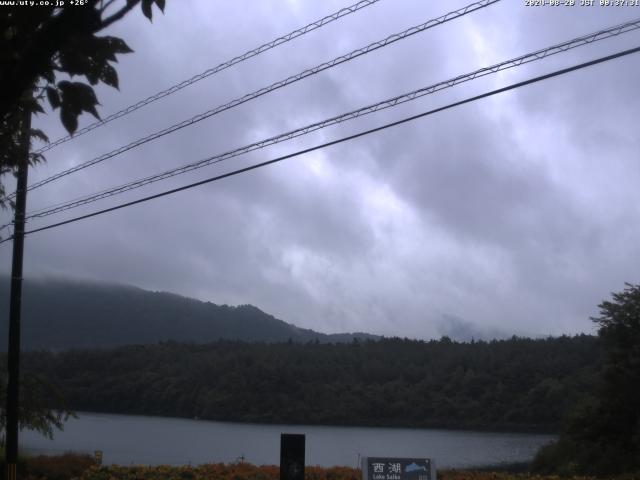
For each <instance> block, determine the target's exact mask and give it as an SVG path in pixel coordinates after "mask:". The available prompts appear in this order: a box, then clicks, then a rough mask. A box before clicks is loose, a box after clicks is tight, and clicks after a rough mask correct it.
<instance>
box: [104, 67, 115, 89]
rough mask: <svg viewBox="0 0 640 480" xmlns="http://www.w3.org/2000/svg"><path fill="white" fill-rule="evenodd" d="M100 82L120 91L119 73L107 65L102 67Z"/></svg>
mask: <svg viewBox="0 0 640 480" xmlns="http://www.w3.org/2000/svg"><path fill="white" fill-rule="evenodd" d="M100 80H102V81H103V82H104V83H106V84H107V85H109V86H110V87H113V88H115V89H118V90H119V86H118V72H116V69H115V68H113V67H112V66H111V65H105V66H104V67H102V72H101V73H100Z"/></svg>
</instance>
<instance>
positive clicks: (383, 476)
mask: <svg viewBox="0 0 640 480" xmlns="http://www.w3.org/2000/svg"><path fill="white" fill-rule="evenodd" d="M362 480H436V467H435V464H434V462H433V460H432V459H429V458H394V457H391V458H389V457H363V458H362Z"/></svg>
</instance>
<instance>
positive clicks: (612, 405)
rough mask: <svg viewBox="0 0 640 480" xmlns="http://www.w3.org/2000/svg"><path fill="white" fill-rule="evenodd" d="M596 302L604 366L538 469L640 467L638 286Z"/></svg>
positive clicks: (599, 470)
mask: <svg viewBox="0 0 640 480" xmlns="http://www.w3.org/2000/svg"><path fill="white" fill-rule="evenodd" d="M599 307H600V314H601V316H600V317H598V318H594V319H593V320H594V321H595V322H596V323H598V325H600V330H599V332H598V336H599V338H600V342H599V344H600V346H601V348H602V351H603V353H602V356H603V361H604V365H603V368H602V374H601V376H600V378H599V381H598V385H597V389H595V390H594V393H593V394H592V396H590V397H589V398H586V399H584V400H583V401H582V402H581V403H580V404H579V407H578V408H576V409H575V412H574V414H573V415H572V417H571V419H570V421H569V422H568V425H567V428H566V429H565V431H564V432H563V434H562V435H561V437H560V439H559V441H558V442H557V443H556V444H553V445H550V446H548V447H547V448H545V449H543V450H542V451H541V452H540V454H539V455H538V457H537V458H536V460H535V462H534V468H535V469H536V470H537V471H540V472H547V473H550V472H559V473H562V474H566V475H573V474H576V473H580V474H595V475H611V474H620V473H625V472H633V471H640V285H627V288H625V290H624V291H623V292H620V293H615V294H613V301H605V302H603V303H602V304H600V305H599Z"/></svg>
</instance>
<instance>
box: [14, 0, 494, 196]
mask: <svg viewBox="0 0 640 480" xmlns="http://www.w3.org/2000/svg"><path fill="white" fill-rule="evenodd" d="M499 1H500V0H480V1H478V2H474V3H472V4H470V5H467V6H466V7H463V8H460V9H458V10H455V11H452V12H449V13H447V14H445V15H442V16H440V17H438V18H434V19H432V20H429V21H427V22H425V23H422V24H420V25H416V26H414V27H411V28H408V29H406V30H404V31H402V32H399V33H395V34H393V35H390V36H388V37H387V38H385V39H383V40H379V41H377V42H373V43H370V44H369V45H367V46H366V47H362V48H359V49H356V50H354V51H352V52H350V53H347V54H345V55H342V56H340V57H337V58H334V59H333V60H330V61H328V62H325V63H322V64H320V65H316V66H315V67H313V68H310V69H307V70H304V71H303V72H301V73H298V74H297V75H292V76H290V77H288V78H286V79H284V80H280V81H278V82H275V83H273V84H271V85H270V86H268V87H263V88H261V89H259V90H256V91H254V92H252V93H249V94H247V95H244V96H242V97H239V98H237V99H235V100H232V101H231V102H228V103H226V104H224V105H220V106H218V107H215V108H213V109H211V110H208V111H206V112H204V113H201V114H199V115H196V116H194V117H192V118H190V119H187V120H184V121H182V122H180V123H176V124H174V125H172V126H170V127H167V128H165V129H163V130H160V131H158V132H155V133H152V134H151V135H148V136H146V137H143V138H140V139H138V140H135V141H134V142H131V143H129V144H128V145H125V146H122V147H120V148H117V149H115V150H112V151H111V152H108V153H106V154H104V155H101V156H99V157H96V158H94V159H92V160H88V161H86V162H84V163H82V164H80V165H77V166H75V167H72V168H69V169H67V170H64V171H62V172H59V173H57V174H55V175H52V176H51V177H48V178H45V179H43V180H41V181H39V182H36V183H34V184H32V185H30V186H29V188H28V190H33V189H36V188H39V187H41V186H43V185H46V184H47V183H50V182H53V181H54V180H57V179H59V178H61V177H64V176H67V175H70V174H72V173H75V172H77V171H79V170H82V169H85V168H87V167H90V166H92V165H95V164H97V163H100V162H103V161H105V160H107V159H109V158H113V157H115V156H117V155H120V154H121V153H124V152H126V151H128V150H131V149H133V148H135V147H138V146H140V145H143V144H145V143H148V142H150V141H152V140H155V139H157V138H160V137H163V136H165V135H168V134H170V133H173V132H175V131H177V130H180V129H182V128H185V127H188V126H190V125H193V124H195V123H197V122H200V121H202V120H204V119H206V118H209V117H211V116H213V115H217V114H218V113H221V112H223V111H225V110H229V109H231V108H234V107H237V106H238V105H241V104H243V103H246V102H248V101H250V100H253V99H255V98H258V97H260V96H262V95H265V94H267V93H270V92H272V91H274V90H277V89H279V88H282V87H285V86H287V85H290V84H292V83H295V82H298V81H300V80H302V79H304V78H306V77H309V76H312V75H315V74H317V73H319V72H322V71H324V70H327V69H329V68H332V67H335V66H336V65H340V64H342V63H345V62H348V61H350V60H353V59H354V58H357V57H360V56H362V55H365V54H367V53H370V52H372V51H374V50H377V49H379V48H382V47H386V46H388V45H391V44H392V43H395V42H397V41H399V40H404V39H405V38H408V37H410V36H412V35H415V34H416V33H420V32H423V31H425V30H428V29H430V28H433V27H435V26H438V25H441V24H443V23H445V22H448V21H451V20H454V19H456V18H459V17H462V16H464V15H467V14H468V13H471V12H474V11H476V10H479V9H481V8H485V7H487V6H489V5H492V4H494V3H497V2H499ZM12 196H13V194H12V195H10V196H9V198H12Z"/></svg>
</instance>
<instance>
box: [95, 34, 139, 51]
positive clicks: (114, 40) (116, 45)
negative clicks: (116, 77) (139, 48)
mask: <svg viewBox="0 0 640 480" xmlns="http://www.w3.org/2000/svg"><path fill="white" fill-rule="evenodd" d="M102 38H103V39H105V40H106V42H107V45H108V46H109V47H110V48H111V51H113V52H114V53H133V50H131V48H130V47H129V45H127V44H126V42H125V41H124V40H122V39H121V38H118V37H102Z"/></svg>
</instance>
